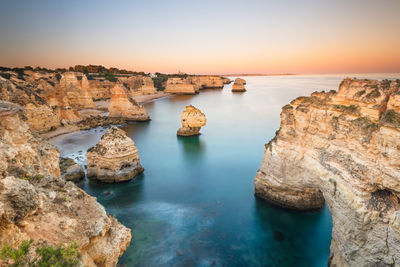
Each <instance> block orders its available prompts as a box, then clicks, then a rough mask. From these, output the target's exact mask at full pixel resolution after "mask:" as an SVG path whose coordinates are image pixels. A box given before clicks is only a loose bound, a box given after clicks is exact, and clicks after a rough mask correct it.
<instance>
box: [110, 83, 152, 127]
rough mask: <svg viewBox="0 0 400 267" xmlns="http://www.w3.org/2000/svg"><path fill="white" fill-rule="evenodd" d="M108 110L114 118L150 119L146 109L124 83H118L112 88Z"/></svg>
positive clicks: (128, 119)
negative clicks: (132, 95)
mask: <svg viewBox="0 0 400 267" xmlns="http://www.w3.org/2000/svg"><path fill="white" fill-rule="evenodd" d="M108 111H109V115H108V116H109V117H112V118H123V119H125V120H127V121H148V120H150V116H149V114H148V113H147V111H146V109H145V108H144V107H143V106H142V105H139V104H138V103H137V102H136V101H135V100H134V99H132V97H131V96H130V94H129V92H128V89H127V88H126V87H125V86H124V85H123V84H122V83H116V84H115V86H114V87H113V88H112V90H111V101H110V106H109V107H108Z"/></svg>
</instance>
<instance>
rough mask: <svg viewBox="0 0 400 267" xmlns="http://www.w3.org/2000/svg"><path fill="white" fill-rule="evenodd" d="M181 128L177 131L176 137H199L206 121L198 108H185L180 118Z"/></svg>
mask: <svg viewBox="0 0 400 267" xmlns="http://www.w3.org/2000/svg"><path fill="white" fill-rule="evenodd" d="M181 122H182V127H181V128H179V129H178V132H177V135H180V136H192V135H199V134H200V129H201V127H202V126H204V125H206V122H207V119H206V115H204V114H203V113H202V112H201V111H200V110H199V109H198V108H195V107H194V106H192V105H190V106H186V109H185V111H184V112H183V113H182V116H181Z"/></svg>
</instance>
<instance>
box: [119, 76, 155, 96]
mask: <svg viewBox="0 0 400 267" xmlns="http://www.w3.org/2000/svg"><path fill="white" fill-rule="evenodd" d="M118 80H120V81H121V82H122V83H123V84H124V85H125V86H126V87H127V88H128V89H129V92H130V94H131V96H137V95H151V94H156V93H157V90H156V88H155V87H154V82H153V80H152V79H151V78H150V77H147V76H142V75H137V76H130V77H120V78H118Z"/></svg>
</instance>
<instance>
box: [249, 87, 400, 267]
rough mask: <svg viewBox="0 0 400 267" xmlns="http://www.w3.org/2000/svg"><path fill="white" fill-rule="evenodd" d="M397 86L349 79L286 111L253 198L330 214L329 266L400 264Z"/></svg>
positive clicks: (267, 150) (299, 100)
mask: <svg viewBox="0 0 400 267" xmlns="http://www.w3.org/2000/svg"><path fill="white" fill-rule="evenodd" d="M399 96H400V80H396V81H388V80H384V81H375V80H358V79H345V80H344V81H343V82H342V83H341V84H340V86H339V90H338V92H335V91H331V92H329V93H325V92H320V93H313V94H312V95H311V97H299V98H297V99H295V100H293V101H292V102H291V103H290V105H286V106H285V107H283V109H282V113H281V127H280V129H279V131H278V132H277V134H276V136H275V137H274V139H272V140H271V141H270V142H269V143H268V144H267V145H266V146H265V152H264V157H263V160H262V164H261V167H260V169H259V171H258V172H257V175H256V177H255V194H256V195H257V196H259V197H261V198H264V199H266V200H269V201H271V202H273V203H275V204H277V205H280V206H283V207H286V208H292V209H298V210H311V209H315V208H320V207H322V205H323V203H324V200H325V201H326V203H327V204H328V207H329V209H330V212H331V215H332V221H333V230H332V243H331V256H330V259H329V264H330V266H398V265H400V201H399V199H400V113H399V111H400V110H399V107H400V101H399V100H400V97H399Z"/></svg>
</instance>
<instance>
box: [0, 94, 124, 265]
mask: <svg viewBox="0 0 400 267" xmlns="http://www.w3.org/2000/svg"><path fill="white" fill-rule="evenodd" d="M26 119H27V118H26V116H25V114H24V109H23V108H22V107H20V106H18V105H16V104H13V103H9V102H4V101H1V102H0V247H3V245H5V244H8V245H10V246H12V247H17V246H19V245H20V244H21V243H22V241H24V240H29V239H33V240H34V243H33V249H32V251H35V249H34V248H35V247H36V246H37V245H38V244H40V243H42V242H46V243H47V244H49V245H53V246H58V245H60V244H68V243H72V242H77V243H78V244H79V250H80V253H81V255H82V258H81V263H82V265H83V266H89V267H94V266H99V264H100V263H104V264H103V265H102V266H116V265H117V261H118V258H119V257H120V256H121V255H122V253H123V252H124V251H125V249H126V248H127V246H128V245H129V243H130V239H131V232H130V230H129V229H128V228H126V227H124V226H123V225H121V224H120V223H119V222H118V221H117V220H116V219H115V218H113V217H111V216H109V215H108V214H107V213H106V211H105V210H104V208H103V207H102V206H101V205H100V204H99V203H98V202H97V201H96V199H95V198H93V197H91V196H89V195H87V194H86V193H85V192H84V191H82V190H81V189H79V188H78V187H76V186H75V185H74V184H73V183H71V182H65V181H64V180H62V179H60V169H59V152H58V151H57V149H56V148H55V147H54V146H52V145H50V144H48V143H47V142H45V141H44V140H42V139H41V138H40V137H38V136H37V135H36V134H34V133H32V132H31V131H30V129H29V127H28V124H27V123H26ZM33 253H34V252H33ZM5 264H6V263H4V262H2V261H1V260H0V265H1V266H3V265H5Z"/></svg>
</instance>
